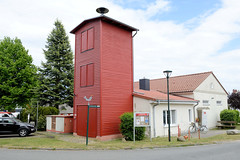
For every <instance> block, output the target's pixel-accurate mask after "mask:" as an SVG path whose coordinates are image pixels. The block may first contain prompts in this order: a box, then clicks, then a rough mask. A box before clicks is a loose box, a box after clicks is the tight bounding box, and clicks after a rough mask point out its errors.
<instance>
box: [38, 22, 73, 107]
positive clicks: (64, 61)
mask: <svg viewBox="0 0 240 160" xmlns="http://www.w3.org/2000/svg"><path fill="white" fill-rule="evenodd" d="M54 25H55V27H54V28H53V30H52V32H51V33H50V34H49V36H48V38H47V44H46V45H45V48H46V49H44V50H43V52H44V55H45V58H46V62H45V63H43V62H42V67H41V68H40V69H39V71H40V72H39V73H40V74H39V75H40V76H39V78H40V82H41V85H40V88H39V94H40V97H39V100H40V104H41V105H49V106H54V107H56V108H58V105H60V104H64V103H66V104H68V105H70V106H72V105H73V74H74V71H73V70H74V69H73V68H74V67H73V53H72V50H71V46H70V43H69V38H68V36H67V35H66V32H65V29H64V26H63V25H62V23H61V22H60V21H59V20H56V22H55V23H54Z"/></svg>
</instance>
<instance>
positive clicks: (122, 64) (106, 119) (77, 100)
mask: <svg viewBox="0 0 240 160" xmlns="http://www.w3.org/2000/svg"><path fill="white" fill-rule="evenodd" d="M84 31H85V32H86V31H87V32H86V33H87V39H88V40H87V47H86V48H84V47H85V39H84V38H82V37H84V36H85V35H82V33H84ZM75 36H76V38H75V39H76V42H75V45H76V46H75V75H74V94H75V97H74V114H76V115H77V117H75V118H76V119H75V120H74V132H75V133H77V134H78V135H84V133H85V127H86V126H85V123H84V121H85V120H86V115H87V114H86V107H85V108H84V107H77V106H82V105H85V106H86V105H87V102H86V101H85V99H84V98H83V97H84V96H86V97H87V98H89V97H90V96H91V95H92V96H93V99H92V101H91V102H90V104H91V105H93V104H94V105H100V108H97V109H96V112H95V111H93V112H94V113H92V115H91V116H90V119H91V121H92V123H93V122H94V124H96V125H91V127H90V130H91V132H92V133H91V136H95V137H96V136H105V135H112V134H118V133H120V132H119V124H120V119H119V116H120V115H121V114H122V113H124V112H130V111H132V107H133V99H132V92H133V57H132V32H131V31H128V30H125V29H122V28H120V27H117V26H115V25H112V24H109V23H107V22H104V21H102V20H100V19H97V20H93V21H91V22H89V23H87V24H85V25H83V26H82V27H81V28H79V30H78V31H76V32H75ZM91 37H93V38H92V39H91ZM91 42H92V44H91ZM91 48H92V49H91ZM89 49H90V50H89ZM83 50H84V52H81V51H83ZM80 66H86V67H87V68H86V73H87V74H86V86H85V87H81V86H82V85H83V84H84V80H83V79H84V78H83V77H82V76H81V74H84V73H83V72H84V69H83V71H81V70H82V69H81V68H82V67H80ZM80 73H81V74H80ZM92 74H93V75H92ZM82 81H83V84H82ZM91 84H92V85H91ZM76 108H77V109H76ZM93 132H94V133H93Z"/></svg>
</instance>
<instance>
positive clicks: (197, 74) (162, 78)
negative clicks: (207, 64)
mask: <svg viewBox="0 0 240 160" xmlns="http://www.w3.org/2000/svg"><path fill="white" fill-rule="evenodd" d="M207 73H212V74H213V72H212V71H208V72H201V73H193V74H185V75H179V76H173V77H171V78H179V77H187V76H193V75H201V74H207ZM161 79H166V78H156V79H151V81H154V80H161Z"/></svg>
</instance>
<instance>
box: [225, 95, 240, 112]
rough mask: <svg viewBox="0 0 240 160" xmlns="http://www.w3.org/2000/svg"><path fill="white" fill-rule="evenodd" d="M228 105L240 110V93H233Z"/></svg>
mask: <svg viewBox="0 0 240 160" xmlns="http://www.w3.org/2000/svg"><path fill="white" fill-rule="evenodd" d="M228 104H229V105H230V107H231V108H232V109H240V93H239V92H233V93H232V94H230V95H229V97H228Z"/></svg>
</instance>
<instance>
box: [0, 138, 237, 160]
mask: <svg viewBox="0 0 240 160" xmlns="http://www.w3.org/2000/svg"><path fill="white" fill-rule="evenodd" d="M239 148H240V141H235V142H228V143H224V144H214V145H204V146H203V145H202V146H193V147H177V148H160V149H139V150H113V151H102V150H101V151H96V150H93V151H45V150H8V149H0V155H1V156H0V159H1V160H16V159H17V160H76V159H77V160H95V159H97V160H128V159H129V160H160V159H161V160H227V159H229V160H239V159H240V152H239Z"/></svg>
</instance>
